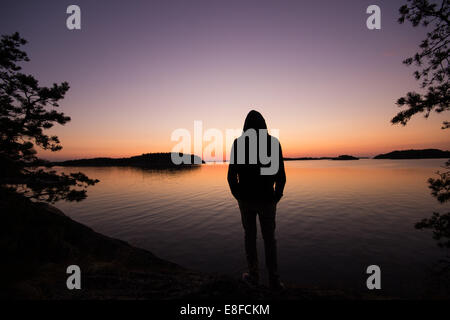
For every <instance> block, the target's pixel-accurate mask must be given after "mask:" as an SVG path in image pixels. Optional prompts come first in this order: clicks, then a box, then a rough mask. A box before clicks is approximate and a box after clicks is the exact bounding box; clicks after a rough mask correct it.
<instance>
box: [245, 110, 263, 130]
mask: <svg viewBox="0 0 450 320" xmlns="http://www.w3.org/2000/svg"><path fill="white" fill-rule="evenodd" d="M248 129H255V130H256V132H258V130H260V129H267V125H266V120H264V118H263V116H262V115H261V113H259V112H258V111H255V110H252V111H250V112H249V113H248V114H247V117H246V118H245V122H244V132H245V131H247V130H248Z"/></svg>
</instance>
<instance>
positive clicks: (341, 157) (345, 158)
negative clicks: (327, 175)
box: [283, 154, 359, 161]
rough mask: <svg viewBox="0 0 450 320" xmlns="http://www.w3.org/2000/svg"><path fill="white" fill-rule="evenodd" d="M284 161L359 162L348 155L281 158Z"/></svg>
mask: <svg viewBox="0 0 450 320" xmlns="http://www.w3.org/2000/svg"><path fill="white" fill-rule="evenodd" d="M283 160H285V161H296V160H359V158H357V157H354V156H349V155H346V154H344V155H340V156H338V157H317V158H314V157H302V158H283Z"/></svg>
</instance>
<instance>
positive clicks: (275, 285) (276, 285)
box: [270, 280, 286, 291]
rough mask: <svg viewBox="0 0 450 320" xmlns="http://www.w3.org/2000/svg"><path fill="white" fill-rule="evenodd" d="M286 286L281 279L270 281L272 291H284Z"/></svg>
mask: <svg viewBox="0 0 450 320" xmlns="http://www.w3.org/2000/svg"><path fill="white" fill-rule="evenodd" d="M284 289H286V286H285V285H284V283H283V282H281V281H280V280H275V281H270V290H272V291H283V290H284Z"/></svg>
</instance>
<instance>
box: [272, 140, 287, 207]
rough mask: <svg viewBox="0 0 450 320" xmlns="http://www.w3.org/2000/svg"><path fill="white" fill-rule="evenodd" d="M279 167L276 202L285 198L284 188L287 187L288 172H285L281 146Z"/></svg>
mask: <svg viewBox="0 0 450 320" xmlns="http://www.w3.org/2000/svg"><path fill="white" fill-rule="evenodd" d="M279 146H280V150H279V167H278V172H277V173H276V175H275V201H276V202H278V201H280V199H281V197H283V191H284V186H285V185H286V172H285V171H284V161H283V152H282V151H281V144H279Z"/></svg>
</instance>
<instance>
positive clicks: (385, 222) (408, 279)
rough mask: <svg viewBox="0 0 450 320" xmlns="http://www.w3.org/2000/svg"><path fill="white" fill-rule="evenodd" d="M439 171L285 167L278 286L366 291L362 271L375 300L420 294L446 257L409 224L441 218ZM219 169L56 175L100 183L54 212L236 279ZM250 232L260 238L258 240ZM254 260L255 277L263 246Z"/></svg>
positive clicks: (401, 164) (231, 205)
mask: <svg viewBox="0 0 450 320" xmlns="http://www.w3.org/2000/svg"><path fill="white" fill-rule="evenodd" d="M444 162H445V160H444V159H431V160H372V159H370V160H358V161H330V160H320V161H290V162H286V174H287V183H286V188H285V196H284V197H283V199H282V200H281V202H280V203H279V205H278V210H277V231H276V232H277V239H278V248H279V268H280V274H281V276H282V279H283V280H284V281H286V282H295V283H298V284H301V285H305V286H322V287H330V288H351V289H354V290H366V289H365V288H366V287H365V282H366V278H367V275H366V273H365V271H366V268H367V266H369V265H372V264H376V265H379V266H380V267H381V272H382V293H384V294H386V295H398V296H409V295H427V294H429V291H430V290H431V291H432V290H433V289H431V288H432V283H434V281H435V279H434V277H433V276H432V275H431V274H432V273H431V272H430V270H431V269H432V268H433V267H434V266H435V265H436V263H437V261H438V260H439V259H440V258H442V257H443V256H444V254H445V251H443V250H442V249H439V248H438V247H437V245H436V243H435V241H434V240H433V239H432V238H431V233H430V232H429V231H419V230H416V229H414V224H415V223H416V222H417V221H419V220H420V219H422V218H426V217H429V216H430V215H431V214H432V212H433V211H438V212H441V213H443V212H444V211H448V210H449V205H441V204H439V203H438V202H437V200H435V199H434V198H433V197H432V196H431V195H430V192H429V189H428V187H427V182H426V180H427V179H428V178H429V177H432V176H434V172H435V171H436V170H438V169H439V168H440V166H441V165H442V164H443V163H444ZM227 169H228V166H227V165H226V164H222V165H202V166H201V167H200V168H197V169H192V170H182V171H152V170H142V169H139V168H129V167H106V168H86V167H85V168H64V169H63V170H64V171H65V172H69V171H72V172H73V171H82V172H84V173H86V174H87V175H88V176H89V177H91V178H97V179H100V181H101V182H100V183H98V184H97V185H96V186H94V187H91V188H90V189H89V191H88V198H87V199H86V200H84V201H82V202H80V203H67V202H59V203H57V207H59V208H60V209H62V210H63V211H64V212H65V213H66V214H67V215H68V216H70V217H71V218H73V219H74V220H76V221H79V222H81V223H84V224H86V225H88V226H90V227H91V228H93V229H94V230H96V231H98V232H101V233H104V234H106V235H108V236H112V237H116V238H119V239H122V240H125V241H128V242H129V243H131V244H133V245H136V246H139V247H142V248H145V249H148V250H149V251H151V252H153V253H154V254H156V255H157V256H159V257H161V258H163V259H167V260H170V261H173V262H175V263H178V264H180V265H182V266H185V267H189V268H193V269H196V270H201V271H207V272H220V273H227V274H230V275H235V276H236V277H239V276H240V273H241V272H242V271H245V269H246V263H245V256H244V248H243V230H242V226H241V221H240V214H239V209H238V205H237V202H236V201H235V200H234V199H233V197H232V196H231V193H230V191H229V189H228V184H227V181H226V174H227ZM258 232H259V231H258ZM258 236H259V240H258V241H259V257H260V259H259V260H260V264H261V268H262V271H264V270H265V269H264V265H263V261H264V251H263V241H262V239H261V237H260V235H258Z"/></svg>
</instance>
